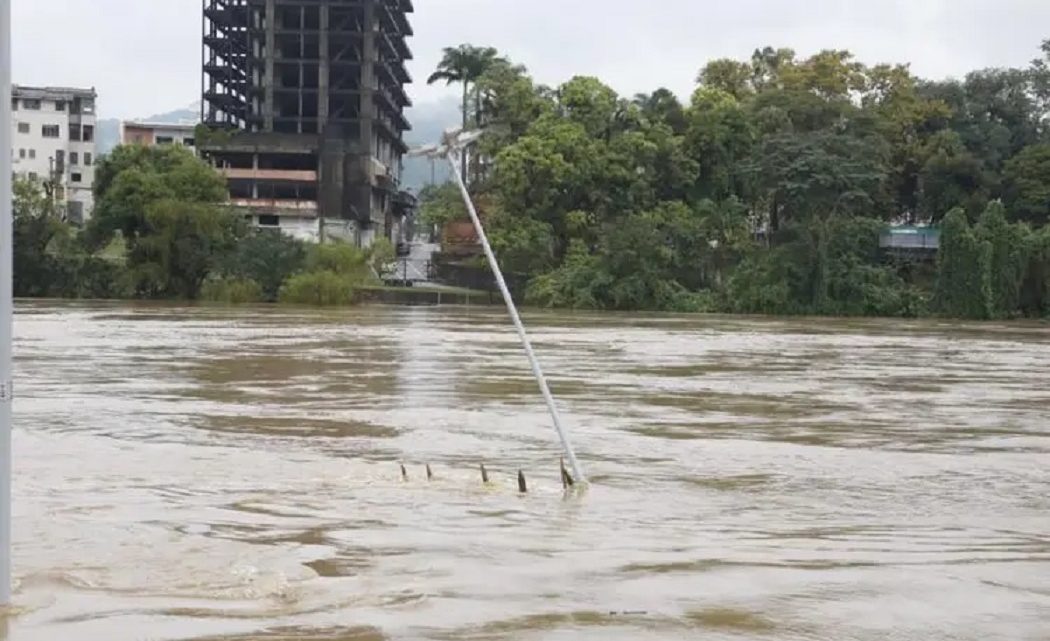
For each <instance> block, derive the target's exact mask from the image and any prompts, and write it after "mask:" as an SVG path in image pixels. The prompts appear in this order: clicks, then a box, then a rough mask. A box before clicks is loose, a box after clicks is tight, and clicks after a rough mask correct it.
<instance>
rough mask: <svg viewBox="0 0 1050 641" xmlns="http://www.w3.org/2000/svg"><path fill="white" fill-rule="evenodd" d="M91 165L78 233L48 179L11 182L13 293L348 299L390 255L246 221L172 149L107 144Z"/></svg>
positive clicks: (212, 178) (204, 169)
mask: <svg viewBox="0 0 1050 641" xmlns="http://www.w3.org/2000/svg"><path fill="white" fill-rule="evenodd" d="M97 171H98V174H97V179H96V186H95V190H96V194H95V195H96V203H97V204H96V208H95V213H94V216H93V217H92V219H91V221H90V223H89V224H88V225H87V227H86V228H85V229H83V230H78V229H76V228H75V227H73V226H72V225H70V224H68V223H67V222H66V221H65V220H63V219H62V217H61V216H60V215H59V214H58V209H57V208H56V207H55V201H54V199H53V198H51V197H50V196H49V193H50V191H49V186H48V185H46V184H42V183H35V182H32V181H29V180H18V181H16V184H15V201H14V219H15V237H14V240H15V274H14V276H15V295H16V296H27V297H73V298H142V299H179V300H197V299H204V300H211V301H216V302H227V303H249V302H273V301H277V300H281V301H287V302H291V303H300V304H317V305H327V304H348V303H351V302H354V300H355V298H354V292H355V290H356V289H357V288H358V287H361V286H363V285H369V284H374V283H375V282H376V281H377V278H376V277H375V274H377V273H382V272H383V270H384V269H385V268H386V267H387V265H388V264H389V263H390V262H391V261H392V260H393V254H394V250H393V248H392V247H391V246H390V243H388V242H380V243H376V245H375V246H374V247H373V248H372V249H370V250H369V251H367V252H365V251H361V250H359V249H356V248H354V247H351V246H349V245H345V244H331V245H324V246H316V245H307V244H305V243H302V242H300V241H297V240H295V239H293V238H290V237H288V236H285V235H283V234H281V233H279V232H277V231H275V230H265V229H254V228H251V227H250V226H248V225H247V224H246V223H245V222H244V221H243V220H242V219H241V218H240V217H239V216H236V215H234V214H233V213H231V212H230V211H228V210H227V208H226V205H225V201H226V199H227V194H226V185H225V182H224V180H223V179H222V178H221V177H220V176H219V175H218V174H216V173H215V171H214V170H212V169H211V168H210V167H209V166H207V165H206V164H204V163H202V162H200V161H199V160H198V159H197V158H196V157H195V156H194V155H193V154H192V153H190V152H188V151H186V150H185V149H183V148H181V147H161V148H146V147H141V146H128V147H118V148H117V149H116V150H114V152H113V153H112V154H111V155H110V156H108V157H107V158H105V159H103V160H102V161H101V162H100V163H99V166H98V170H97ZM335 291H338V295H333V292H335Z"/></svg>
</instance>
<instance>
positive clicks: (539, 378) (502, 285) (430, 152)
mask: <svg viewBox="0 0 1050 641" xmlns="http://www.w3.org/2000/svg"><path fill="white" fill-rule="evenodd" d="M481 134H482V132H480V131H461V130H451V131H448V132H446V133H445V135H444V137H443V140H442V143H441V144H440V145H429V146H427V147H422V148H420V149H417V150H414V151H413V152H411V153H410V155H412V156H424V157H429V158H431V159H434V158H440V157H444V158H445V159H446V160H448V163H449V166H450V167H451V168H452V177H453V180H455V181H456V184H457V185H458V186H459V191H460V193H461V194H462V195H463V203H464V204H465V205H466V206H467V212H468V213H469V214H470V220H471V222H473V223H474V229H475V230H476V231H477V233H478V240H480V241H481V246H482V248H483V249H484V250H485V257H486V258H487V259H488V262H489V267H490V268H492V273H493V274H494V275H495V277H496V284H497V285H499V289H500V292H501V293H502V294H503V302H505V303H506V304H507V311H508V312H509V313H510V318H511V320H512V321H514V327H515V328H516V329H517V330H518V337H519V338H520V339H521V345H522V347H524V348H525V355H526V356H528V358H529V363H530V364H531V365H532V374H533V376H535V377H536V382H537V383H538V384H539V386H540V393H542V394H543V400H544V401H546V403H547V409H548V410H550V414H551V420H552V421H553V422H554V429H555V430H557V432H558V438H559V439H561V445H562V448H563V449H564V450H565V456H566V458H568V459H569V465H571V466H572V473H573V474H575V475H576V479H577V480H578V481H579V482H581V483H584V482H586V477H585V476H584V475H583V469H582V468H581V467H580V462H579V461H578V460H577V459H576V453H575V452H574V451H573V449H572V444H571V443H570V442H569V435H568V433H567V432H566V431H565V427H564V426H563V425H562V422H561V415H560V414H559V413H558V406H557V404H556V403H555V402H554V395H553V394H551V390H550V386H549V385H547V378H546V377H545V376H544V375H543V368H541V367H540V361H539V359H537V358H536V353H535V352H534V351H533V350H532V342H531V341H530V340H529V335H528V333H527V332H526V331H525V325H524V324H523V323H522V322H521V316H520V315H519V314H518V308H517V306H516V305H515V304H514V299H513V298H512V297H511V295H510V290H509V289H508V288H507V282H506V280H504V278H503V272H502V271H501V270H500V267H499V262H498V261H497V260H496V254H495V253H494V252H493V251H492V245H490V244H489V239H488V236H487V235H486V234H485V228H484V227H483V226H482V224H481V218H480V217H479V216H478V210H477V208H475V206H474V200H473V199H472V198H471V197H470V192H469V191H468V190H467V184H466V183H465V182H464V181H463V177H462V176H461V175H460V172H459V165H458V163H457V160H458V158H457V154H465V153H466V148H467V146H469V145H470V144H471V143H473V142H475V141H476V140H477V139H478V138H480V137H481Z"/></svg>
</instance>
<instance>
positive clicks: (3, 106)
mask: <svg viewBox="0 0 1050 641" xmlns="http://www.w3.org/2000/svg"><path fill="white" fill-rule="evenodd" d="M12 198H13V195H12V188H11V0H0V606H6V605H10V603H11V404H12V402H13V399H14V387H13V386H12V380H11V378H12V363H11V354H12V347H11V343H12V341H13V339H14V334H13V323H14V300H13V298H12V287H13V277H12V272H13V263H12V238H11V236H12V234H13V232H14V226H13V221H12V218H11V201H12Z"/></svg>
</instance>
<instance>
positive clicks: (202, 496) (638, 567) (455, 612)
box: [0, 303, 1050, 641]
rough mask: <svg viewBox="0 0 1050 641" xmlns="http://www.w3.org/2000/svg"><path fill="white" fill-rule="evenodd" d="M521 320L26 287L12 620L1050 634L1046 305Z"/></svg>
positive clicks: (250, 626) (312, 629) (549, 634)
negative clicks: (892, 317) (530, 343)
mask: <svg viewBox="0 0 1050 641" xmlns="http://www.w3.org/2000/svg"><path fill="white" fill-rule="evenodd" d="M527 320H528V321H529V324H530V326H531V327H532V328H533V330H534V333H535V335H536V340H537V347H538V349H539V351H540V352H541V354H542V357H543V360H544V362H545V365H546V367H547V369H548V370H549V372H550V373H551V374H552V375H553V383H554V388H555V392H556V394H557V395H558V396H559V398H560V399H561V402H562V403H563V405H564V409H565V410H566V414H567V416H568V417H569V419H570V423H571V425H572V429H573V432H574V436H575V440H576V441H577V448H578V449H579V450H580V452H581V454H582V458H583V461H584V464H585V466H586V467H587V468H588V471H589V472H590V474H591V476H592V477H593V479H595V480H596V484H595V486H594V487H593V488H591V490H590V491H589V492H588V493H587V494H586V495H584V496H577V497H564V496H563V495H562V492H561V489H560V486H559V480H558V467H557V465H558V456H559V453H558V448H557V442H556V439H555V437H554V435H553V432H552V430H551V429H550V427H549V423H548V418H547V416H546V413H545V408H544V406H543V404H542V401H541V400H540V398H539V396H538V394H537V393H536V390H535V385H534V383H533V381H532V379H531V377H530V375H529V370H528V366H527V363H526V361H525V359H524V357H523V356H522V355H521V354H520V351H519V350H518V347H517V345H516V341H515V336H514V334H513V332H512V331H511V330H510V328H509V327H508V324H507V323H506V321H505V319H504V317H503V316H502V315H501V314H499V313H498V310H450V309H439V310H433V309H430V310H427V309H397V308H368V309H359V310H353V311H346V312H317V313H312V312H289V311H287V310H276V309H249V310H235V311H230V310H215V309H183V308H175V307H149V306H117V305H105V306H103V305H67V304H50V303H49V304H28V303H27V304H23V305H21V306H20V308H19V311H18V317H17V322H16V326H17V330H16V333H17V346H16V348H17V370H18V371H17V376H18V380H19V393H20V398H19V399H18V401H17V403H16V413H17V416H18V429H17V432H16V435H15V456H16V464H17V465H16V479H15V482H16V503H15V506H14V512H15V563H16V575H17V581H18V585H17V597H16V599H17V604H16V605H17V607H16V612H15V614H14V615H13V616H12V617H10V618H9V619H8V620H7V621H6V623H7V624H9V625H10V633H9V634H8V635H6V636H7V637H8V638H11V639H16V640H21V639H25V640H37V639H40V640H44V639H47V640H52V639H78V640H83V641H93V640H98V641H111V640H113V639H142V638H150V639H194V640H203V639H207V640H220V639H228V640H242V639H244V640H247V639H267V640H274V641H277V640H282V641H283V640H289V641H291V640H296V641H302V640H318V641H321V640H324V641H334V640H354V641H372V640H386V639H457V640H458V639H479V640H480V639H485V640H489V639H492V640H504V639H515V640H516V639H580V638H589V639H601V640H605V639H624V640H628V639H629V640H632V641H633V640H637V639H679V638H704V639H785V640H792V639H799V640H801V639H859V640H869V639H870V640H872V641H875V640H879V641H881V640H883V639H895V640H897V639H904V640H916V641H918V640H920V639H922V640H926V639H954V640H971V639H972V640H974V641H986V640H989V639H1004V640H1005V639H1011V640H1015V639H1022V640H1028V639H1033V640H1034V639H1041V640H1045V639H1047V638H1048V637H1047V636H1046V633H1047V632H1046V631H1047V630H1048V629H1050V627H1048V622H1050V520H1048V519H1050V517H1048V515H1050V483H1048V473H1047V471H1046V461H1047V460H1048V458H1047V457H1048V454H1050V421H1048V418H1050V388H1048V386H1047V385H1046V382H1047V381H1050V331H1048V329H1047V328H1046V327H1045V326H1037V325H1031V326H1024V325H966V326H960V325H957V324H948V323H938V322H905V321H864V320H850V321H837V320H813V319H797V320H795V319H791V320H772V319H743V318H725V317H695V318H683V317H658V316H638V317H628V316H610V315H607V316H591V315H554V314H530V318H528V319H527ZM402 461H403V462H405V464H406V465H407V467H408V470H409V479H408V481H407V482H405V481H402V479H401V476H400V471H399V468H398V463H399V462H402ZM481 462H485V463H486V465H487V466H488V468H489V470H490V472H491V474H492V476H493V480H494V483H493V484H492V485H491V486H489V487H483V486H482V485H481V484H480V482H479V479H478V473H477V466H478V464H479V463H481ZM426 463H429V464H431V465H432V467H433V469H434V471H435V474H436V478H435V479H434V480H433V481H431V482H428V481H427V480H426V475H425V473H424V467H423V466H424V465H425V464H426ZM518 469H522V470H524V471H525V472H526V474H527V475H528V476H529V479H530V486H531V487H532V488H533V491H532V492H531V493H530V494H529V495H527V496H524V497H521V496H518V495H517V494H516V493H515V491H514V490H515V487H516V485H515V479H514V476H515V475H516V473H517V470H518ZM0 632H2V631H0ZM0 636H3V635H0Z"/></svg>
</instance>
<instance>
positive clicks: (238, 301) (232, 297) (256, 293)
mask: <svg viewBox="0 0 1050 641" xmlns="http://www.w3.org/2000/svg"><path fill="white" fill-rule="evenodd" d="M201 298H202V299H204V300H207V301H212V302H215V303H227V304H231V305H242V304H245V303H258V302H260V301H262V300H263V298H264V293H263V288H262V287H261V286H260V285H259V283H257V282H255V281H254V280H251V279H248V278H216V279H212V280H208V281H206V282H205V283H204V286H203V287H202V288H201Z"/></svg>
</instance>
